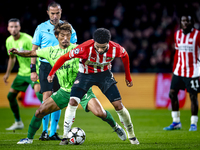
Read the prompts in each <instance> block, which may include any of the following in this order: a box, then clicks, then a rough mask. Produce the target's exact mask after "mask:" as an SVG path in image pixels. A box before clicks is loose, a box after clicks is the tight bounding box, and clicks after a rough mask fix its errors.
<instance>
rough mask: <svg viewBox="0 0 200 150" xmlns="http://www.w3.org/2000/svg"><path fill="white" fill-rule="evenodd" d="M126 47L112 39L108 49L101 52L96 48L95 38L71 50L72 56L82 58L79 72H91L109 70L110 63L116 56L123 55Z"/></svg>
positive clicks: (70, 54) (70, 55)
mask: <svg viewBox="0 0 200 150" xmlns="http://www.w3.org/2000/svg"><path fill="white" fill-rule="evenodd" d="M125 54H126V51H125V49H124V48H123V47H122V46H120V45H119V44H117V43H115V42H112V41H110V42H109V43H108V51H107V52H106V53H104V54H99V53H98V52H97V51H96V50H95V48H94V40H93V39H92V40H88V41H86V42H84V43H83V44H81V45H79V46H77V47H76V48H75V49H74V50H71V51H70V52H69V57H70V58H75V57H76V58H80V62H79V72H81V73H85V74H90V73H98V72H104V71H106V70H108V66H109V64H110V63H111V62H112V61H113V60H114V58H115V57H123V56H124V55H125Z"/></svg>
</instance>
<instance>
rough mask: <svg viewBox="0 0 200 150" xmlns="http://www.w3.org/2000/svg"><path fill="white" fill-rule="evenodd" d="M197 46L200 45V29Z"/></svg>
mask: <svg viewBox="0 0 200 150" xmlns="http://www.w3.org/2000/svg"><path fill="white" fill-rule="evenodd" d="M197 46H198V47H200V31H199V32H198V35H197Z"/></svg>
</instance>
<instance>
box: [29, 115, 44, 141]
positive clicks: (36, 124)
mask: <svg viewBox="0 0 200 150" xmlns="http://www.w3.org/2000/svg"><path fill="white" fill-rule="evenodd" d="M41 124H42V118H37V117H36V116H35V114H34V116H33V118H32V119H31V123H30V125H29V128H28V135H27V137H28V138H29V139H33V138H34V135H35V133H36V131H37V130H38V129H39V128H40V126H41Z"/></svg>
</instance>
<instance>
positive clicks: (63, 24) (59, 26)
mask: <svg viewBox="0 0 200 150" xmlns="http://www.w3.org/2000/svg"><path fill="white" fill-rule="evenodd" d="M61 30H68V31H69V32H70V33H71V34H72V27H71V25H70V24H69V23H68V22H67V21H62V22H60V23H58V24H56V25H55V28H54V34H55V35H58V34H59V33H60V31H61Z"/></svg>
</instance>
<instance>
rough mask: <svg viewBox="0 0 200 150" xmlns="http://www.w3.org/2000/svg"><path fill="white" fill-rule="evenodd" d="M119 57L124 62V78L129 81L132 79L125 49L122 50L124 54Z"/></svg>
mask: <svg viewBox="0 0 200 150" xmlns="http://www.w3.org/2000/svg"><path fill="white" fill-rule="evenodd" d="M121 59H122V62H123V64H124V68H125V76H126V80H128V81H129V82H131V81H132V79H131V74H130V66H129V56H128V54H127V52H126V51H125V52H124V56H122V57H121Z"/></svg>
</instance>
